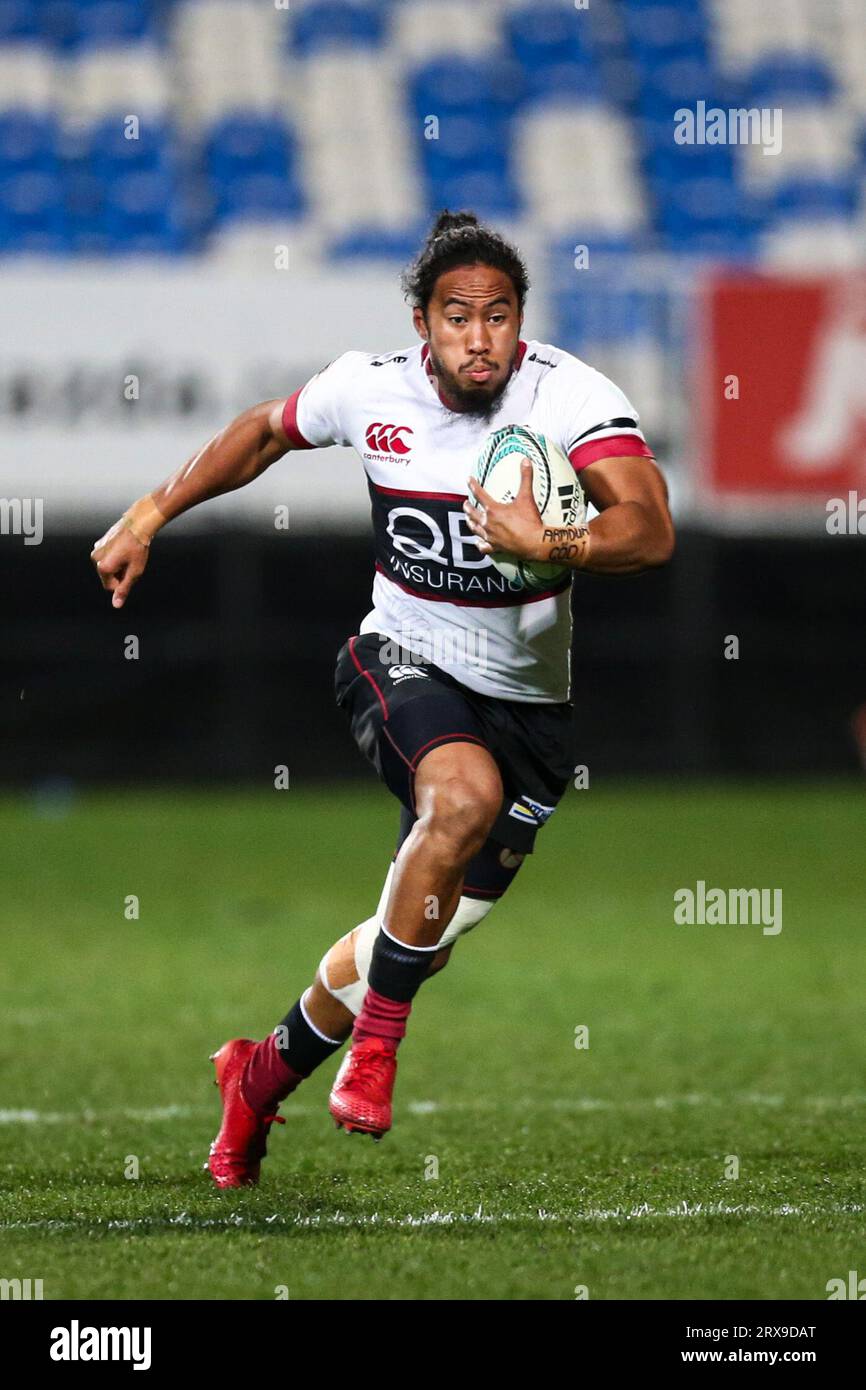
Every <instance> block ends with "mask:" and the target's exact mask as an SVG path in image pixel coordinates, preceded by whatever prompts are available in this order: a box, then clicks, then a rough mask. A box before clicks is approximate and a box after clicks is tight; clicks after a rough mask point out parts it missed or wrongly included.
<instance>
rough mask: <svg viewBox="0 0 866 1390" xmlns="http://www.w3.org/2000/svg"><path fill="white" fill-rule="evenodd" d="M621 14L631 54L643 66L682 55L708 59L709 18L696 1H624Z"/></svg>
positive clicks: (678, 57) (703, 59) (647, 66)
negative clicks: (657, 2) (679, 2)
mask: <svg viewBox="0 0 866 1390" xmlns="http://www.w3.org/2000/svg"><path fill="white" fill-rule="evenodd" d="M621 13H622V18H623V23H624V27H625V32H626V34H627V36H628V40H629V45H630V49H631V53H632V56H633V58H634V60H635V62H637V63H638V64H639V65H640V66H641V67H643V68H649V67H652V66H655V65H657V64H659V63H661V62H665V61H670V60H672V59H680V58H696V59H698V60H700V61H702V62H707V61H708V42H707V40H708V25H707V18H706V15H705V14H704V12H703V9H702V8H701V6H700V5H699V4H698V3H696V0H687V3H685V4H678V3H676V0H661V3H659V4H652V3H650V4H648V3H646V0H625V3H624V4H623V5H622V8H621Z"/></svg>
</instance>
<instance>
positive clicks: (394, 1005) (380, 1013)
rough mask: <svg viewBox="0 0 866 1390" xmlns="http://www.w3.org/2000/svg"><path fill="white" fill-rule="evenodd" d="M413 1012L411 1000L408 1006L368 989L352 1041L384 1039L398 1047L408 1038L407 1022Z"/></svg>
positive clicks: (356, 1020) (356, 1021)
mask: <svg viewBox="0 0 866 1390" xmlns="http://www.w3.org/2000/svg"><path fill="white" fill-rule="evenodd" d="M411 1010H412V1001H411V999H410V1000H409V1002H408V1003H407V1004H401V1003H398V1001H397V1000H396V999H386V998H385V996H384V994H377V993H376V991H375V990H374V989H368V990H367V993H366V994H365V995H364V1002H363V1004H362V1005H361V1012H360V1013H359V1014H358V1017H357V1018H356V1019H355V1026H354V1028H353V1029H352V1041H353V1042H363V1041H364V1039H365V1038H384V1039H385V1040H386V1041H387V1042H390V1043H393V1045H394V1047H397V1045H398V1043H399V1042H400V1041H401V1039H402V1038H404V1037H405V1036H406V1020H407V1019H408V1017H409V1014H410V1012H411Z"/></svg>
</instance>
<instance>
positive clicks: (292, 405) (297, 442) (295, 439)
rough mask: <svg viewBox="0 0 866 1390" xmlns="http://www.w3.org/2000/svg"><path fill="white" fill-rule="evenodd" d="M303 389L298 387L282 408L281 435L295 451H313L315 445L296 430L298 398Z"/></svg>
mask: <svg viewBox="0 0 866 1390" xmlns="http://www.w3.org/2000/svg"><path fill="white" fill-rule="evenodd" d="M303 389H304V388H303V386H299V387H298V389H297V391H293V392H292V394H291V396H289V399H288V400H287V401H286V403H285V405H284V406H283V433H284V434H285V436H286V438H287V439H288V441H289V443H290V444H292V445H293V446H294V447H295V448H296V449H315V447H316V446H315V444H311V443H310V441H309V439H305V438H304V436H303V435H302V434H301V431H300V430H299V429H298V398H299V397H300V394H301V392H302V391H303Z"/></svg>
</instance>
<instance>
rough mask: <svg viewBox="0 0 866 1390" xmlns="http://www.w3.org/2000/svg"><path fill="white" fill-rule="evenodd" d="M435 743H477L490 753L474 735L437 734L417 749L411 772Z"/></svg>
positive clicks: (483, 743)
mask: <svg viewBox="0 0 866 1390" xmlns="http://www.w3.org/2000/svg"><path fill="white" fill-rule="evenodd" d="M391 742H392V743H393V742H394V740H393V739H392V740H391ZM437 743H477V744H478V746H479V748H484V749H485V750H486V751H487V752H488V753H490V749H489V748H488V746H487V744H486V743H485V742H484V740H483V739H482V738H477V737H476V736H475V734H462V733H453V734H437V735H436V737H435V738H431V739H430V741H429V742H428V743H424V744H422V745H421V747H420V748H419V749H418V752H417V753H416V754H415V756H414V758H413V759H412V761H411V763H410V764H409V766H410V767H411V769H412V771H413V772H415V771H416V769H417V767H418V764H419V762H420V761H421V757H422V755H423V754H424V753H426V752H427V750H428V748H433V747H435V745H436V744H437ZM395 747H396V745H395ZM492 756H493V755H492V753H491V757H492Z"/></svg>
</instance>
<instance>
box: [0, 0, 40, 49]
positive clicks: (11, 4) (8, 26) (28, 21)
mask: <svg viewBox="0 0 866 1390" xmlns="http://www.w3.org/2000/svg"><path fill="white" fill-rule="evenodd" d="M38 32H39V27H38V23H37V14H36V6H35V5H34V4H33V3H32V0H0V43H15V42H18V41H20V40H21V39H30V38H33V37H34V36H35V35H36V34H38Z"/></svg>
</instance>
